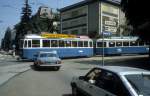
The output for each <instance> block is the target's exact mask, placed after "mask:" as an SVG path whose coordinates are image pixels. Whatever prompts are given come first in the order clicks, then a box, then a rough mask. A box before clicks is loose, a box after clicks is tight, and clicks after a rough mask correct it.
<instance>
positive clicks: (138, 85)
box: [71, 66, 150, 96]
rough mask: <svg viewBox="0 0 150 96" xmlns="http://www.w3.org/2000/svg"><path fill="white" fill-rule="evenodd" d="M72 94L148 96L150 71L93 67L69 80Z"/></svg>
mask: <svg viewBox="0 0 150 96" xmlns="http://www.w3.org/2000/svg"><path fill="white" fill-rule="evenodd" d="M71 87H72V95H73V96H150V71H147V70H144V69H139V68H132V67H119V66H104V67H97V68H93V69H92V70H91V71H90V72H88V73H87V74H86V75H85V76H80V77H77V78H76V77H74V78H73V80H72V81H71Z"/></svg>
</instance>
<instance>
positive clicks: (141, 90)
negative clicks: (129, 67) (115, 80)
mask: <svg viewBox="0 0 150 96" xmlns="http://www.w3.org/2000/svg"><path fill="white" fill-rule="evenodd" d="M125 77H126V78H127V80H128V81H129V83H130V84H131V86H132V87H133V88H134V90H135V91H136V92H137V94H138V95H143V96H150V75H146V74H138V75H126V76H125Z"/></svg>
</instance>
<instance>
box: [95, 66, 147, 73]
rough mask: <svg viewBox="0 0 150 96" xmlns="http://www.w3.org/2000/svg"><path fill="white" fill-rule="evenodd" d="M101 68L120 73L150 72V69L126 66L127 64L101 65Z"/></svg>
mask: <svg viewBox="0 0 150 96" xmlns="http://www.w3.org/2000/svg"><path fill="white" fill-rule="evenodd" d="M98 68H100V69H104V70H107V71H110V72H113V73H116V74H118V75H128V74H141V73H147V74H150V71H148V70H144V69H140V68H135V67H125V66H100V67H98Z"/></svg>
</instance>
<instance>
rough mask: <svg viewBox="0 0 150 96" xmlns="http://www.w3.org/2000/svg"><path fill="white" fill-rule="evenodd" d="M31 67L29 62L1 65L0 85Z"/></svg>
mask: <svg viewBox="0 0 150 96" xmlns="http://www.w3.org/2000/svg"><path fill="white" fill-rule="evenodd" d="M29 69H30V65H29V64H20V65H19V64H17V65H9V66H3V67H0V86H1V85H3V84H4V83H6V82H7V81H8V80H10V79H11V78H13V77H14V76H16V75H18V74H20V73H23V72H25V71H27V70H29Z"/></svg>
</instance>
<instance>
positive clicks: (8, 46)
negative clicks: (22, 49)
mask: <svg viewBox="0 0 150 96" xmlns="http://www.w3.org/2000/svg"><path fill="white" fill-rule="evenodd" d="M2 43H3V44H2V48H3V49H4V50H6V51H8V50H9V49H11V43H12V42H11V29H10V28H9V27H8V28H7V29H6V32H5V36H4V39H3V41H2Z"/></svg>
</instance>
